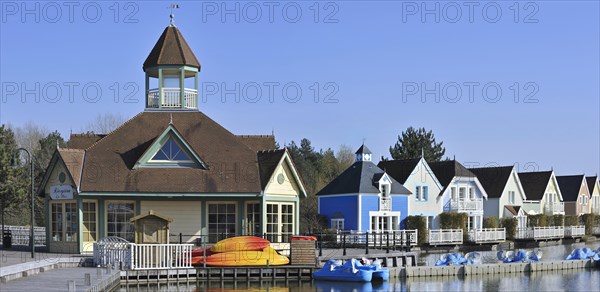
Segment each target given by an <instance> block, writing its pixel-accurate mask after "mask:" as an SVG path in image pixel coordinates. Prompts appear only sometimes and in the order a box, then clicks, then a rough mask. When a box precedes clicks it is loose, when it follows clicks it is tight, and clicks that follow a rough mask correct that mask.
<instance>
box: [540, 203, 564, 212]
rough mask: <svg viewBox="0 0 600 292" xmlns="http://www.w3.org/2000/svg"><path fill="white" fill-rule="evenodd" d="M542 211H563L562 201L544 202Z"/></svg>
mask: <svg viewBox="0 0 600 292" xmlns="http://www.w3.org/2000/svg"><path fill="white" fill-rule="evenodd" d="M544 211H545V212H546V213H551V214H555V213H564V212H565V205H564V203H563V202H555V203H546V205H545V206H544Z"/></svg>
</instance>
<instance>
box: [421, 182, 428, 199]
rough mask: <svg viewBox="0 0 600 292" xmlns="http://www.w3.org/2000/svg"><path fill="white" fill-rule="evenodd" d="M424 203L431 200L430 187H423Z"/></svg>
mask: <svg viewBox="0 0 600 292" xmlns="http://www.w3.org/2000/svg"><path fill="white" fill-rule="evenodd" d="M422 196H423V201H427V200H429V187H428V186H423V195H422Z"/></svg>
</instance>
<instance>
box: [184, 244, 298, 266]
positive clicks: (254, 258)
mask: <svg viewBox="0 0 600 292" xmlns="http://www.w3.org/2000/svg"><path fill="white" fill-rule="evenodd" d="M267 261H268V264H269V265H271V266H280V265H287V264H289V263H290V260H289V259H288V258H287V257H286V256H282V255H280V254H278V253H277V251H276V250H274V249H273V248H272V247H270V246H267V247H265V248H264V249H263V250H260V251H257V250H243V251H229V252H220V253H215V254H212V255H210V256H207V257H206V265H207V266H214V267H243V266H267ZM203 263H204V257H202V256H198V257H193V258H192V264H193V265H202V264H203Z"/></svg>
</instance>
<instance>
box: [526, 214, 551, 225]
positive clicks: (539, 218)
mask: <svg viewBox="0 0 600 292" xmlns="http://www.w3.org/2000/svg"><path fill="white" fill-rule="evenodd" d="M546 226H548V215H546V214H537V215H529V216H527V227H546Z"/></svg>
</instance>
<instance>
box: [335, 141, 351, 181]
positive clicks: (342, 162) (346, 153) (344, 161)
mask: <svg viewBox="0 0 600 292" xmlns="http://www.w3.org/2000/svg"><path fill="white" fill-rule="evenodd" d="M336 158H337V161H338V165H339V169H338V174H340V173H342V171H344V170H346V168H348V167H350V165H352V163H354V150H352V147H350V146H348V145H346V144H342V145H340V149H339V150H338V152H337V154H336Z"/></svg>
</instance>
